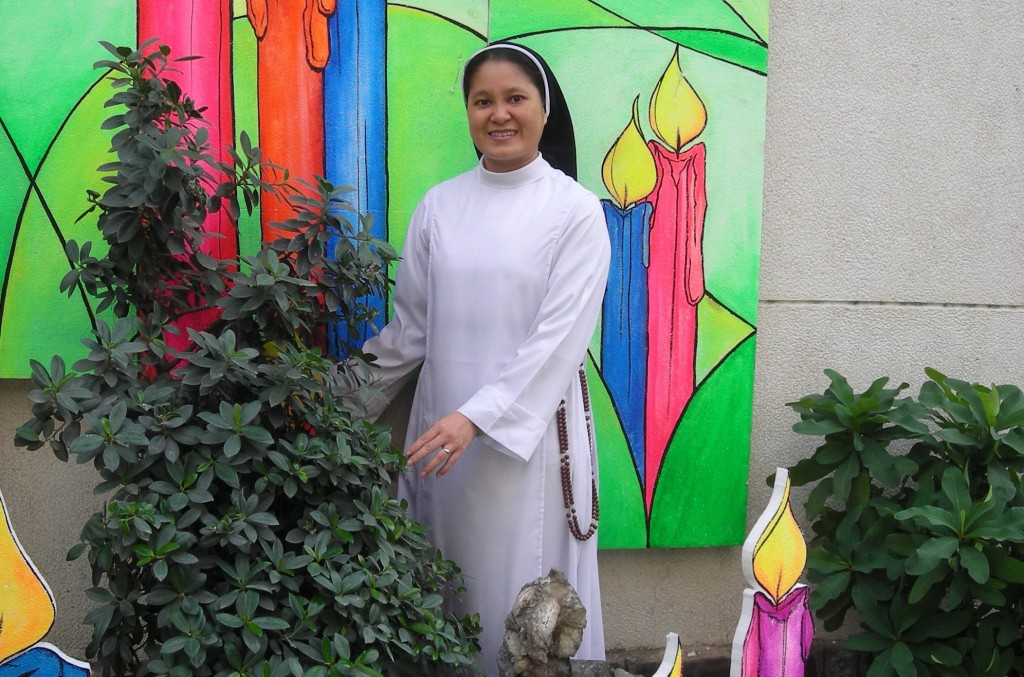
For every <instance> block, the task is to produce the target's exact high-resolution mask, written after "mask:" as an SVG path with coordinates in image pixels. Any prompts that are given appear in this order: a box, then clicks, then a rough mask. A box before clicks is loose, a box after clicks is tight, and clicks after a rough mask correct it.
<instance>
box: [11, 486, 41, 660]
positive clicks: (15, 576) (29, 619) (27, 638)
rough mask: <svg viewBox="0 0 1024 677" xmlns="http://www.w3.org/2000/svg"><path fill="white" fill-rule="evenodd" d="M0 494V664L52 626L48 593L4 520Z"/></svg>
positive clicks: (30, 643)
mask: <svg viewBox="0 0 1024 677" xmlns="http://www.w3.org/2000/svg"><path fill="white" fill-rule="evenodd" d="M3 500H4V499H3V496H2V495H0V663H2V662H3V661H5V660H7V659H8V658H10V657H11V656H13V655H14V654H16V653H18V652H20V651H24V650H25V649H27V648H29V647H30V646H32V645H33V644H35V643H36V642H38V641H39V640H41V639H42V638H43V636H45V635H46V633H47V632H49V630H50V626H52V625H53V619H54V606H53V599H52V598H51V597H50V591H49V589H48V588H47V587H46V584H45V583H44V582H43V579H42V577H41V576H40V575H39V572H38V571H36V568H35V567H34V566H33V565H32V561H31V560H30V559H29V558H28V556H27V555H26V554H25V553H24V552H23V551H22V549H21V543H19V542H18V538H17V536H15V535H14V529H13V528H12V527H11V523H10V521H9V520H8V519H7V509H6V507H5V506H4V502H3Z"/></svg>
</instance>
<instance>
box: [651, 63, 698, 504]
mask: <svg viewBox="0 0 1024 677" xmlns="http://www.w3.org/2000/svg"><path fill="white" fill-rule="evenodd" d="M650 118H651V128H652V129H653V130H654V133H655V135H657V136H658V138H659V139H660V140H661V143H659V142H658V141H650V142H649V143H648V147H649V148H650V150H651V154H652V155H653V156H654V162H655V165H656V167H657V183H656V185H655V187H654V192H653V193H652V194H651V198H650V201H651V204H652V205H653V207H654V213H653V216H652V218H651V236H650V266H649V267H648V270H647V280H648V299H649V310H648V313H649V314H648V325H647V326H648V337H649V338H648V340H649V348H648V356H647V405H646V430H647V432H646V444H645V446H646V455H645V463H644V465H645V468H644V472H645V476H644V500H645V504H646V506H647V511H648V514H650V510H651V503H652V501H653V497H654V488H655V484H656V482H657V478H658V472H659V471H660V469H661V464H662V460H663V458H664V456H665V452H666V450H667V447H668V444H669V441H670V439H671V437H672V433H673V431H674V430H675V428H676V426H677V424H678V423H679V418H680V416H681V415H682V412H683V409H684V408H685V407H686V404H687V403H688V402H689V401H690V398H691V397H692V396H693V390H694V386H695V382H694V376H695V361H696V354H697V350H696V347H697V304H698V303H699V302H700V300H701V299H702V298H703V297H704V263H703V251H702V239H703V234H704V214H705V212H706V210H707V196H706V193H705V185H704V181H705V146H704V144H703V143H696V144H694V145H692V146H690V147H689V148H687V149H686V150H683V147H684V146H686V145H687V144H689V143H690V142H691V141H693V140H694V139H696V138H697V136H699V135H700V133H701V132H702V131H703V130H704V127H705V126H706V124H707V110H706V109H705V107H704V103H703V102H702V101H701V100H700V97H699V96H697V93H696V92H695V91H694V89H693V87H691V86H690V83H689V82H687V80H686V78H684V77H683V73H682V70H681V68H680V65H679V50H678V48H677V49H676V52H675V54H674V55H673V57H672V60H671V61H670V62H669V64H668V67H667V68H666V69H665V73H664V75H662V77H661V80H660V82H659V83H658V86H657V87H656V88H655V90H654V93H653V94H652V96H651V105H650Z"/></svg>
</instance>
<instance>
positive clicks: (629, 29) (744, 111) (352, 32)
mask: <svg viewBox="0 0 1024 677" xmlns="http://www.w3.org/2000/svg"><path fill="white" fill-rule="evenodd" d="M0 8H2V9H3V15H4V17H5V25H6V27H7V30H6V34H7V35H8V40H7V42H6V43H5V45H4V47H3V50H4V57H3V59H2V60H0V280H2V282H0V284H2V286H0V377H6V378H18V377H24V376H26V375H27V370H28V362H29V359H31V358H34V359H45V358H47V357H48V356H49V355H52V354H53V353H54V352H60V353H62V354H63V355H64V356H65V357H66V358H68V359H74V357H75V356H76V355H77V354H80V352H81V350H82V349H81V347H80V346H79V345H78V344H77V337H80V336H83V335H84V334H85V333H86V332H87V329H88V327H89V323H90V322H91V319H92V317H93V314H94V310H93V309H92V308H91V307H90V305H89V302H88V301H87V300H86V299H85V298H84V296H82V295H81V294H79V293H78V292H77V291H76V290H72V293H71V295H70V297H69V296H68V295H66V294H63V293H61V292H60V291H59V289H58V283H59V280H60V279H61V277H62V276H63V274H64V272H65V271H66V270H67V266H68V264H67V257H66V256H65V255H64V252H63V243H64V242H65V241H66V240H67V239H69V238H75V239H79V240H82V239H90V233H91V232H92V229H93V227H94V221H91V220H90V219H91V217H87V218H85V219H82V220H81V221H76V219H78V217H79V215H80V214H81V213H82V211H84V207H85V200H84V196H85V190H86V189H87V188H90V187H94V186H96V185H97V182H98V175H97V173H96V172H95V171H94V170H93V169H92V168H94V167H97V166H98V165H100V164H101V163H103V162H104V161H106V158H107V149H108V147H109V145H108V139H107V138H105V137H104V136H103V134H102V133H100V132H97V130H98V129H99V125H100V122H101V121H102V120H103V119H104V118H105V117H106V112H105V111H104V110H103V109H102V102H103V101H104V100H105V99H106V97H107V92H108V90H107V87H108V84H107V83H106V82H105V80H106V77H107V76H106V75H104V74H103V73H98V72H95V71H93V70H92V68H91V65H92V63H93V61H95V60H97V59H100V58H103V57H104V55H105V53H104V52H103V51H102V48H101V47H100V46H99V44H98V41H99V40H107V41H109V42H113V43H115V44H136V43H137V42H140V41H142V40H144V39H146V38H149V37H152V36H158V37H160V38H161V40H163V41H164V42H165V43H167V44H169V45H170V46H171V47H172V50H173V54H176V55H189V54H195V55H200V56H202V57H203V58H201V59H197V60H195V61H189V62H184V63H183V65H182V72H181V73H180V81H181V83H182V85H183V87H185V88H186V89H187V91H189V92H190V93H191V94H192V95H193V97H194V98H195V99H196V100H197V102H198V103H199V105H201V106H205V107H206V112H205V116H206V118H207V119H208V120H209V122H210V124H211V133H212V136H213V138H215V139H218V140H220V141H221V142H222V143H226V142H228V141H229V140H231V139H238V138H239V135H240V133H241V132H242V131H243V130H245V131H246V132H247V133H248V135H249V137H251V138H253V139H258V142H259V145H260V146H261V147H262V148H263V149H264V152H265V155H266V157H267V158H269V159H270V160H272V161H274V162H276V163H278V164H280V165H283V166H287V167H288V168H289V169H290V170H291V172H292V175H293V176H296V177H303V178H307V179H308V178H311V177H312V176H313V175H316V174H319V175H323V176H326V177H327V178H328V179H329V180H330V181H332V182H334V183H336V184H345V185H350V186H352V187H353V189H354V191H355V193H354V197H355V200H356V202H357V204H358V205H359V208H360V209H361V210H362V211H365V212H368V213H369V214H370V215H371V216H372V217H373V222H374V229H375V232H376V234H377V235H378V236H379V237H385V238H387V239H389V240H390V241H391V242H392V243H393V244H394V245H395V246H396V247H398V248H400V247H401V245H402V243H403V241H404V237H405V228H406V224H407V222H408V219H409V216H410V215H411V213H412V210H413V208H414V207H415V205H416V203H417V202H418V201H419V199H420V198H421V197H422V195H423V193H424V192H426V190H427V189H428V188H429V187H430V186H432V185H433V184H435V183H437V182H439V181H441V180H443V179H445V178H448V177H450V176H453V175H454V174H457V173H459V172H461V171H464V170H465V169H467V168H469V167H470V166H471V165H472V164H473V163H474V162H475V161H476V155H475V153H474V150H473V147H472V145H471V143H470V141H469V136H468V132H467V129H466V122H465V114H464V109H463V103H462V99H461V92H460V91H459V87H458V81H459V73H460V69H461V67H462V64H463V62H464V61H465V59H466V58H468V57H469V55H471V54H472V53H473V52H474V51H475V50H476V49H478V48H479V47H480V46H482V45H483V44H485V43H486V42H487V41H488V40H498V39H513V40H517V41H519V42H522V43H523V44H526V45H528V46H530V47H532V48H534V49H536V50H537V51H539V52H540V53H542V54H543V55H544V56H545V58H546V59H547V60H548V62H549V63H550V64H551V66H552V68H553V70H554V71H555V72H556V73H557V74H558V76H559V80H560V81H561V83H562V85H563V89H564V90H565V96H566V99H567V101H568V104H569V107H570V110H571V112H572V116H573V120H574V126H575V130H576V138H577V144H578V147H579V157H578V163H579V174H580V181H581V183H583V184H584V185H585V186H587V187H588V188H590V189H591V190H592V191H594V192H595V193H597V194H598V196H599V197H602V198H603V201H604V209H605V216H606V221H607V223H608V228H609V234H610V236H611V237H612V241H613V252H614V253H613V264H612V266H613V267H612V275H611V280H610V282H609V287H608V292H607V295H606V297H605V303H604V310H603V314H602V319H601V324H600V326H599V328H598V331H597V333H596V334H595V337H594V340H593V342H592V344H591V350H590V358H591V359H590V360H589V361H588V377H589V379H590V383H591V387H592V389H593V391H594V392H593V400H594V408H595V415H596V419H597V433H598V446H599V453H600V459H599V462H600V467H601V472H600V483H601V487H600V490H601V502H602V508H603V509H602V511H601V517H602V522H601V530H600V539H601V541H600V542H601V546H602V547H606V548H644V547H681V546H710V545H735V544H739V543H740V542H742V540H743V535H744V534H743V528H744V518H745V511H746V480H747V466H748V455H749V433H750V414H751V406H752V391H753V359H754V344H755V338H756V319H757V318H756V310H757V280H758V273H759V248H760V222H761V188H762V176H763V143H764V112H765V81H766V66H767V48H768V47H767V45H768V3H767V0H683V1H680V0H671V1H669V0H564V1H562V2H559V3H551V2H549V1H548V0H515V1H513V0H406V1H404V2H384V1H383V0H248V1H245V0H234V1H233V2H231V1H229V0H91V1H90V2H89V3H67V4H64V5H61V6H60V7H57V6H55V5H52V4H48V3H15V2H13V0H0ZM41 44H45V45H46V50H45V53H43V52H41V51H40V48H39V46H40V45H41ZM282 208H283V206H282V205H281V204H280V203H278V202H276V201H275V200H274V199H273V198H270V199H267V200H266V201H264V202H263V204H262V205H261V207H260V208H259V209H257V211H256V213H255V214H254V215H253V216H243V217H242V218H240V219H239V221H238V222H237V223H234V222H232V221H231V219H230V218H229V217H228V215H227V214H211V215H210V217H209V220H208V222H207V224H205V225H206V228H207V229H208V230H210V231H215V232H218V233H221V234H222V235H223V237H221V238H218V239H211V240H209V243H210V245H209V246H210V247H211V248H214V249H211V253H214V254H220V255H223V256H231V255H233V254H234V253H235V252H237V251H240V252H242V253H243V254H249V253H252V252H254V251H255V250H256V249H257V248H258V247H259V246H260V242H261V241H262V240H263V239H265V238H268V237H272V236H273V235H274V233H275V231H274V230H273V227H272V225H271V224H272V223H273V222H274V221H276V220H279V219H280V218H281V217H282V215H283V213H282V211H281V210H282ZM376 303H377V305H378V307H379V308H380V309H381V310H382V311H383V312H384V313H386V312H387V299H377V300H376ZM208 321H209V318H203V317H194V318H188V317H186V318H185V319H184V320H183V322H186V323H189V326H196V327H201V326H203V325H204V323H205V322H208ZM371 331H372V328H371V327H366V328H365V329H364V332H363V333H364V335H365V334H368V333H369V332H371ZM328 340H329V342H331V343H332V345H333V346H334V347H335V348H338V346H340V344H341V343H343V342H344V341H345V340H347V337H339V336H334V335H332V334H331V332H330V330H328Z"/></svg>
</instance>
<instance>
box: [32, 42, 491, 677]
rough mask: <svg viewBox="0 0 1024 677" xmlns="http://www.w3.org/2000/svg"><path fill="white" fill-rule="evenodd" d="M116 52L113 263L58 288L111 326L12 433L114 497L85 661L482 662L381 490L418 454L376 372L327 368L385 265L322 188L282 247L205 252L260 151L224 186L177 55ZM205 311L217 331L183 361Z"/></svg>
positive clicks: (304, 671)
mask: <svg viewBox="0 0 1024 677" xmlns="http://www.w3.org/2000/svg"><path fill="white" fill-rule="evenodd" d="M106 47H107V48H108V50H109V51H110V52H111V53H112V54H113V55H114V59H115V60H108V61H101V62H99V63H98V64H97V66H98V67H100V68H105V69H106V68H109V69H112V70H113V71H114V72H115V74H116V79H115V81H114V86H115V93H114V95H113V96H112V98H111V99H110V102H109V105H110V106H113V107H115V110H117V111H118V112H116V113H115V114H114V115H113V116H112V117H111V118H109V119H108V120H107V121H106V122H105V123H104V125H103V127H104V128H106V129H112V130H115V132H114V135H113V139H112V146H113V151H114V152H115V153H116V154H117V160H116V161H115V162H111V163H109V164H107V165H105V166H104V167H103V168H102V169H104V170H106V171H107V172H110V174H109V175H108V176H107V177H106V178H105V180H106V181H107V182H108V183H109V184H110V186H109V187H108V189H107V191H106V192H105V193H104V194H103V195H102V196H101V195H100V194H99V193H90V201H91V202H92V209H93V210H98V212H99V219H98V228H99V231H100V233H101V235H102V237H103V240H104V241H105V244H106V251H107V253H106V254H105V255H103V256H94V255H93V253H92V252H93V251H94V250H96V249H98V248H94V247H93V246H92V245H91V244H90V243H86V244H83V245H81V246H79V245H78V244H77V243H75V242H69V243H68V246H67V252H68V254H69V257H70V259H71V260H72V261H73V267H72V270H71V271H70V272H69V273H68V275H67V276H66V277H65V279H64V280H63V282H62V286H63V288H64V289H66V290H68V292H69V294H70V293H71V292H73V291H74V290H76V289H77V288H79V287H81V288H83V289H85V290H86V292H88V294H90V295H91V296H92V297H94V298H95V299H97V300H98V304H97V309H98V311H105V313H101V314H100V316H99V317H98V318H97V320H96V323H95V330H94V331H93V333H92V336H91V337H89V338H87V339H85V340H84V341H83V342H84V343H85V345H86V346H87V347H88V349H89V353H88V355H87V356H86V357H85V358H83V359H81V360H79V361H78V362H76V363H75V364H74V365H73V367H72V368H71V370H68V369H67V367H66V366H65V364H64V362H63V360H62V359H61V358H60V357H54V358H53V359H52V361H51V363H50V366H49V369H47V368H45V367H44V366H43V365H41V364H39V363H37V362H33V364H32V379H33V381H34V383H35V386H36V389H35V390H33V391H32V392H31V395H30V398H31V400H32V402H33V405H32V417H31V418H30V419H29V421H28V422H26V424H25V425H24V426H22V427H21V428H19V430H18V432H17V444H19V445H22V446H27V447H29V448H31V449H37V448H40V447H41V446H43V445H44V444H49V446H50V447H51V448H52V450H53V451H54V453H55V454H56V455H57V456H58V457H60V458H61V459H64V460H67V459H68V458H69V457H71V456H74V457H75V459H76V460H77V461H78V462H79V463H85V462H91V463H93V464H94V465H95V467H96V469H97V471H98V472H99V475H100V477H101V480H102V482H101V483H100V484H99V485H98V487H97V491H98V492H99V493H104V494H106V496H107V502H106V505H105V507H104V508H103V510H101V511H100V512H97V513H96V514H94V515H92V516H91V517H89V518H88V521H87V522H86V524H85V527H84V529H83V531H82V542H81V543H80V544H79V545H78V546H76V547H75V548H74V549H73V550H72V552H71V553H70V554H69V557H78V556H80V555H81V554H82V553H87V555H88V559H89V563H90V565H91V567H92V572H93V584H94V585H95V587H93V588H92V589H91V590H90V591H89V595H90V597H91V598H92V599H93V600H95V601H96V602H97V603H98V604H99V606H98V607H97V608H96V609H95V610H94V611H92V612H91V613H90V614H89V616H88V619H87V620H88V622H90V623H91V624H92V625H93V626H94V632H93V638H92V642H91V643H90V644H89V646H88V649H87V653H88V655H89V657H90V658H94V659H96V660H97V661H98V662H99V664H100V665H101V670H102V674H104V675H116V676H118V677H122V676H124V675H133V674H139V675H146V674H153V675H182V676H185V675H308V676H316V675H336V674H369V675H380V674H384V673H385V672H388V673H389V674H392V673H400V674H410V673H411V674H429V673H431V672H432V671H433V670H435V669H436V670H440V671H444V670H451V669H458V668H459V666H466V665H471V664H472V659H473V654H474V652H475V651H476V644H475V639H474V637H475V634H476V633H477V632H478V626H477V621H476V618H475V617H468V618H466V617H456V616H453V615H452V614H450V613H447V612H446V611H445V610H444V607H443V605H442V593H444V592H446V591H448V590H449V589H450V588H452V586H458V585H459V580H460V578H459V572H458V569H457V568H456V567H455V565H454V564H453V563H451V562H449V561H445V560H444V559H443V558H442V557H441V555H440V553H438V552H437V551H436V550H435V549H434V548H432V547H431V546H430V545H429V544H428V542H427V540H426V539H425V535H424V530H423V528H422V527H421V526H420V525H418V524H416V523H415V522H413V521H411V520H410V519H409V518H408V517H407V516H406V514H405V511H404V507H403V506H401V505H399V503H398V502H396V501H395V500H394V499H391V498H389V495H388V486H389V484H390V481H391V479H390V478H391V475H392V473H394V472H397V471H398V470H399V469H400V468H401V467H402V465H403V459H402V457H401V455H400V454H399V453H398V452H397V451H395V450H394V449H393V448H392V447H391V445H390V439H389V433H388V430H387V429H386V428H383V427H380V426H376V425H374V424H371V423H369V422H367V421H365V420H360V418H359V417H358V415H357V414H356V413H355V412H354V408H353V407H352V406H351V403H350V400H348V399H346V398H347V397H349V395H347V393H352V392H353V391H355V392H359V391H360V390H361V389H362V390H365V389H366V388H368V386H367V385H366V383H365V374H366V370H365V366H366V362H365V361H363V359H362V357H361V356H359V355H356V356H354V357H353V358H352V359H350V360H349V361H347V362H343V363H341V364H340V365H337V367H336V369H337V373H336V374H334V373H332V367H333V366H335V365H334V361H333V360H331V359H329V358H328V357H327V356H325V355H324V354H323V353H322V352H321V351H320V350H319V349H317V348H316V347H314V346H315V345H316V344H317V342H318V340H319V338H318V337H319V336H320V335H321V333H322V329H321V327H323V325H324V323H325V322H327V321H331V320H337V319H338V318H339V317H340V318H341V320H342V321H344V322H345V323H346V325H347V326H348V329H349V331H355V327H356V325H358V324H359V323H360V322H362V321H363V320H364V319H365V318H366V317H367V316H369V315H370V314H372V311H371V310H370V309H369V308H368V307H367V306H366V304H365V303H364V302H363V301H362V300H361V299H364V298H365V297H366V295H367V294H368V293H371V292H374V291H376V290H380V289H381V288H382V286H383V285H385V284H386V270H387V265H388V263H389V262H390V261H392V260H393V259H394V257H395V255H394V251H393V250H392V249H391V248H390V247H389V246H388V245H387V243H385V242H380V241H377V240H374V239H373V238H372V237H371V235H370V232H369V226H370V223H369V218H368V217H365V216H359V217H358V221H357V222H356V223H355V224H354V223H353V222H352V221H350V220H349V218H348V216H351V215H353V214H354V213H355V212H354V209H353V207H352V205H350V204H349V203H348V202H346V201H345V200H344V199H343V197H342V194H343V191H344V189H335V188H334V187H333V186H331V185H330V184H328V183H327V182H325V181H323V180H318V182H317V184H316V185H315V186H306V189H305V190H304V191H303V192H301V193H299V192H297V191H294V190H290V191H289V189H288V187H287V186H286V185H279V186H277V189H278V190H279V191H281V194H282V195H287V196H288V197H289V199H290V200H291V201H292V204H293V205H294V206H295V212H296V213H295V218H294V219H292V220H290V221H288V222H286V223H284V224H282V227H283V228H285V229H287V230H289V231H291V232H292V233H294V235H293V236H292V237H291V238H290V239H283V240H279V241H277V242H275V243H274V244H273V245H272V246H271V247H268V248H265V249H264V250H263V251H261V252H260V253H259V254H257V255H256V256H255V257H252V258H246V259H244V260H243V261H226V262H225V261H218V260H214V259H213V258H211V257H209V256H207V255H204V254H202V253H200V251H201V246H202V240H203V238H204V235H203V233H202V232H201V225H202V223H203V221H204V219H205V218H206V215H207V213H208V211H212V210H216V209H219V208H220V207H221V206H222V205H226V206H227V208H228V209H229V211H230V212H231V213H232V214H233V215H235V216H237V215H238V213H239V197H238V196H239V195H241V196H242V200H243V202H245V203H246V204H247V205H248V206H250V207H251V206H252V204H254V203H255V201H256V200H257V199H258V196H259V192H258V191H259V189H260V188H264V189H271V188H274V186H271V185H268V184H267V183H265V182H263V181H262V180H261V179H260V169H261V166H262V163H261V162H260V154H259V150H258V149H254V148H251V147H249V145H248V141H247V139H246V138H245V137H244V136H243V137H242V140H243V144H242V146H243V148H242V153H241V155H239V154H237V153H235V152H234V151H232V157H233V160H234V161H233V162H232V163H230V165H227V166H222V167H220V168H221V169H223V170H224V171H226V172H227V173H228V176H230V177H231V180H230V181H228V182H227V183H225V184H223V185H213V179H212V178H211V172H210V167H215V166H216V163H215V160H214V158H213V156H212V155H211V153H210V150H209V148H208V146H207V143H206V140H207V136H208V135H207V130H206V128H205V127H204V126H203V122H202V118H201V115H200V112H199V111H197V110H196V108H195V105H194V104H193V102H192V101H191V100H190V99H188V98H187V97H186V96H185V95H184V94H183V93H182V92H181V90H180V89H179V87H178V86H177V85H176V84H175V83H174V82H173V81H171V80H169V79H167V78H166V74H165V69H166V68H168V67H169V65H170V64H171V63H173V62H171V61H170V60H169V56H168V55H169V52H170V50H169V49H167V48H166V47H164V46H160V47H156V48H153V47H152V45H151V44H149V43H147V44H145V45H143V46H142V47H140V48H139V50H133V49H130V48H126V47H114V46H112V45H106ZM270 173H274V172H270ZM278 173H280V172H278ZM332 248H333V252H331V253H332V254H333V256H328V252H329V251H330V250H331V249H332ZM196 309H200V310H202V309H206V310H208V311H210V310H211V309H215V311H214V312H215V314H216V315H219V318H217V317H215V318H214V322H213V324H212V325H211V326H210V327H208V328H207V330H206V331H202V332H195V331H191V332H190V338H191V347H190V348H189V349H188V350H186V351H184V352H176V351H174V350H172V349H170V348H169V347H168V345H167V338H168V336H169V335H170V334H171V333H173V332H174V331H176V330H175V326H176V324H179V323H180V321H181V320H182V319H183V318H185V319H187V318H188V316H189V314H191V313H194V312H196ZM104 317H107V318H109V319H110V320H111V321H110V322H108V321H107V320H106V319H104ZM339 384H341V385H339ZM364 394H365V393H364Z"/></svg>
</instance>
